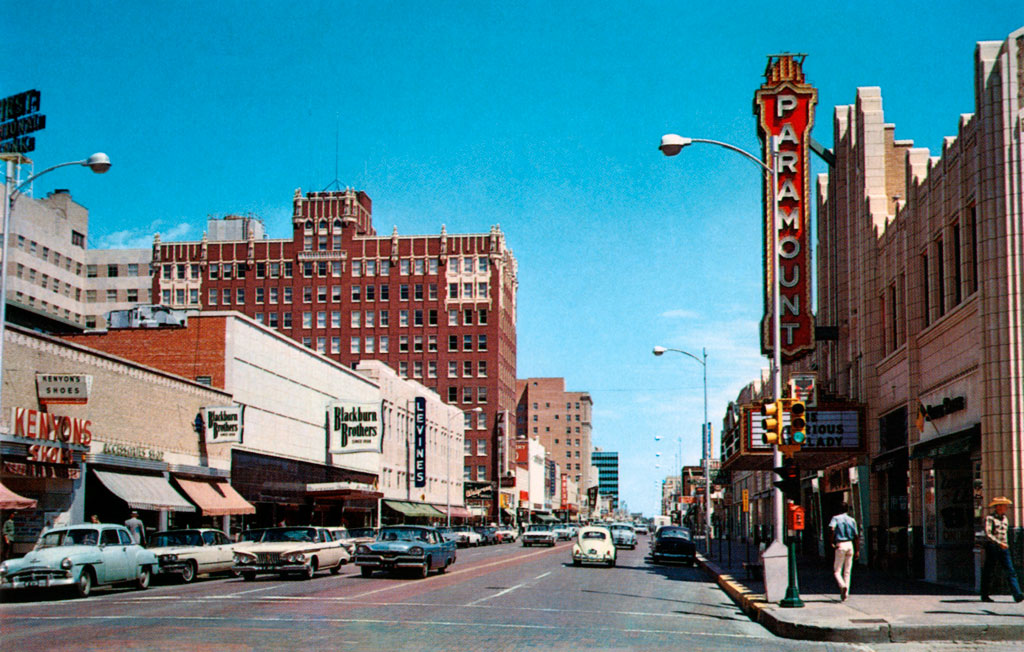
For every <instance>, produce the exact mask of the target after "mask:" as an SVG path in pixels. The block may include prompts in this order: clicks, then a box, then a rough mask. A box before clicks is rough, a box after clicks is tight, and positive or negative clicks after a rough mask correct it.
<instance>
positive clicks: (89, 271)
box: [85, 265, 171, 279]
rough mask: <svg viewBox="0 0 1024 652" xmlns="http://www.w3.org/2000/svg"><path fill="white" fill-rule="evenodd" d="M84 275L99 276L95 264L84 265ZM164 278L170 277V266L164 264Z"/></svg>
mask: <svg viewBox="0 0 1024 652" xmlns="http://www.w3.org/2000/svg"><path fill="white" fill-rule="evenodd" d="M85 275H86V276H87V277H88V278H96V277H97V276H99V272H98V271H97V267H96V265H86V266H85ZM164 278H165V279H169V278H171V266H170V265H165V266H164Z"/></svg>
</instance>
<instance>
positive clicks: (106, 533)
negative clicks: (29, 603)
mask: <svg viewBox="0 0 1024 652" xmlns="http://www.w3.org/2000/svg"><path fill="white" fill-rule="evenodd" d="M156 566H157V559H156V555H154V554H153V553H152V552H151V551H149V550H146V549H145V548H143V547H142V546H140V545H139V544H137V543H135V542H134V541H132V537H131V535H130V534H129V533H128V529H127V528H125V527H124V526H123V525H113V524H95V525H94V524H88V525H72V526H68V527H58V528H54V529H52V530H50V531H48V532H46V533H45V534H43V536H42V537H40V539H39V542H38V543H37V544H36V547H35V548H34V549H33V550H32V551H31V552H29V553H28V554H27V555H25V556H24V557H22V558H20V559H8V560H7V561H5V562H4V563H2V564H0V589H32V588H61V587H67V588H73V589H74V590H75V592H76V593H77V594H78V596H79V597H83V598H85V597H88V596H89V594H90V593H92V589H93V587H95V586H100V585H106V584H118V583H122V582H131V583H133V584H135V586H136V588H139V589H145V588H148V587H149V580H150V578H151V577H152V574H153V570H154V569H155V568H156Z"/></svg>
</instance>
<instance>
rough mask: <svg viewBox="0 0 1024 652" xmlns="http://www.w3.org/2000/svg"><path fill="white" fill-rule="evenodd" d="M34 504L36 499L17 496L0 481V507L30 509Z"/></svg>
mask: <svg viewBox="0 0 1024 652" xmlns="http://www.w3.org/2000/svg"><path fill="white" fill-rule="evenodd" d="M35 506H36V501H34V500H32V499H31V498H25V497H24V496H19V495H18V494H16V493H14V492H13V491H11V490H10V489H8V488H7V487H5V486H4V485H3V484H2V483H0V509H10V510H15V509H31V508H33V507H35Z"/></svg>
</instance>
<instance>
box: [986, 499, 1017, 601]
mask: <svg viewBox="0 0 1024 652" xmlns="http://www.w3.org/2000/svg"><path fill="white" fill-rule="evenodd" d="M1012 504H1013V502H1012V501H1011V500H1010V499H1009V498H1007V497H1006V496H998V497H996V498H993V499H992V502H991V503H989V504H988V506H989V507H991V508H992V511H993V512H994V513H993V514H989V515H988V516H986V517H985V566H984V567H983V568H982V569H981V601H982V602H992V598H991V597H989V587H990V586H991V584H992V574H993V573H994V572H995V568H996V564H1000V565H1002V567H1003V568H1004V569H1006V579H1007V581H1009V583H1010V590H1011V591H1013V599H1014V601H1015V602H1021V601H1022V600H1024V593H1021V590H1020V584H1019V583H1018V582H1017V573H1016V572H1014V570H1013V560H1012V559H1010V544H1009V543H1008V542H1007V538H1006V532H1007V530H1009V527H1010V521H1009V519H1007V518H1006V506H1007V505H1012Z"/></svg>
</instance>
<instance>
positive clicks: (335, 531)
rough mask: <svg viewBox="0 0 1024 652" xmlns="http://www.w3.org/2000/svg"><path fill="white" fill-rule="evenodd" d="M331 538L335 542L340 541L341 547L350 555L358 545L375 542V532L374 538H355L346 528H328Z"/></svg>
mask: <svg viewBox="0 0 1024 652" xmlns="http://www.w3.org/2000/svg"><path fill="white" fill-rule="evenodd" d="M327 529H328V531H330V533H331V536H333V537H334V540H335V541H340V542H341V545H342V546H344V547H345V550H347V551H348V554H349V555H352V553H354V552H355V551H356V546H358V545H359V544H360V543H370V542H371V541H375V540H376V538H377V537H376V532H374V536H358V537H357V536H355V535H354V534H353V533H352V532H351V531H349V529H348V528H344V527H329V528H327Z"/></svg>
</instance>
